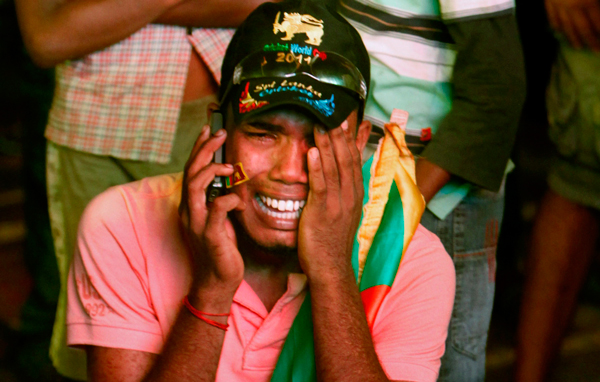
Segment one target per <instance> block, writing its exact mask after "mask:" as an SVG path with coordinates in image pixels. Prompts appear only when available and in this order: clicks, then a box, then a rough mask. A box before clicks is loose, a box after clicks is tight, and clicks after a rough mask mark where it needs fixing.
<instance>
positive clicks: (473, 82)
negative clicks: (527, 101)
mask: <svg viewBox="0 0 600 382" xmlns="http://www.w3.org/2000/svg"><path fill="white" fill-rule="evenodd" d="M448 29H449V31H450V33H451V34H452V37H453V38H454V40H455V41H456V49H457V50H458V55H457V58H456V64H455V66H454V71H453V78H452V83H453V87H454V92H453V103H452V109H451V111H450V112H449V113H448V115H447V116H446V117H445V118H444V119H443V121H442V122H441V123H440V125H439V127H438V129H437V132H436V134H435V135H434V137H433V139H432V140H431V142H430V143H429V144H428V145H427V147H426V148H425V150H424V151H423V153H422V156H423V157H425V158H427V160H428V161H430V162H431V163H434V164H436V165H438V166H440V167H442V168H444V169H445V170H447V171H448V172H450V173H451V174H453V175H456V176H459V177H461V178H462V179H465V180H466V181H468V182H471V183H473V184H476V185H478V186H481V187H484V188H487V189H489V190H493V191H497V190H498V189H499V187H500V184H501V183H502V178H503V176H504V170H505V168H506V164H507V162H508V159H509V156H510V153H511V149H512V146H513V143H514V140H515V136H516V132H517V127H518V122H519V118H520V115H521V108H522V106H523V102H524V97H525V80H524V68H523V56H522V52H521V44H520V41H519V37H518V32H517V28H516V23H515V20H514V16H512V15H507V16H499V17H493V18H487V19H479V20H473V21H462V22H457V23H454V24H449V25H448ZM417 183H418V182H417Z"/></svg>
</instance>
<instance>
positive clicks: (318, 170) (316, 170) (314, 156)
mask: <svg viewBox="0 0 600 382" xmlns="http://www.w3.org/2000/svg"><path fill="white" fill-rule="evenodd" d="M308 177H309V182H310V191H311V192H312V193H315V194H316V195H322V194H325V192H326V191H327V189H326V187H325V179H324V175H323V167H322V165H321V155H320V153H319V149H317V148H316V147H313V148H311V149H310V150H308Z"/></svg>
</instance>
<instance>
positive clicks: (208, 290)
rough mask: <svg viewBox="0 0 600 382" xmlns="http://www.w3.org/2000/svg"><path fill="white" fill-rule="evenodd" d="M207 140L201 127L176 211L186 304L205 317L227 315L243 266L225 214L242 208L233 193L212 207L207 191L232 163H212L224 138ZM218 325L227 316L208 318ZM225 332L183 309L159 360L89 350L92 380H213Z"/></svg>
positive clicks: (228, 172)
mask: <svg viewBox="0 0 600 382" xmlns="http://www.w3.org/2000/svg"><path fill="white" fill-rule="evenodd" d="M221 132H222V134H220V135H215V136H213V137H209V135H210V129H209V128H208V126H205V128H204V129H203V132H202V133H201V134H200V136H199V138H198V141H197V142H196V144H195V146H194V148H193V150H192V155H191V156H190V160H188V163H187V164H186V166H185V171H184V180H183V188H182V189H183V192H182V202H181V205H180V209H179V213H180V215H181V221H182V225H183V227H184V231H185V235H186V237H187V239H188V243H189V247H190V250H191V252H192V256H193V268H192V272H193V281H192V285H191V287H190V290H189V294H188V297H189V301H190V303H191V304H192V306H194V307H195V308H196V309H198V310H200V311H202V312H207V313H216V314H220V313H228V312H229V311H230V309H231V304H232V301H233V295H234V294H235V291H236V290H237V288H238V286H239V284H240V283H241V281H242V278H243V275H244V263H243V260H242V257H241V255H240V253H239V251H238V250H237V244H236V240H235V234H234V231H233V227H232V226H231V223H230V222H229V220H228V219H227V213H228V212H229V211H231V210H233V209H241V208H244V205H243V202H242V201H241V200H240V199H239V197H238V196H237V195H236V194H233V193H232V194H228V195H225V196H221V197H218V198H217V199H215V201H214V202H213V205H212V206H211V208H210V209H208V208H207V205H206V188H207V187H208V185H209V184H210V182H211V181H212V180H213V179H214V177H215V176H216V175H220V176H229V175H231V174H232V173H233V168H232V166H231V165H227V164H215V163H211V159H212V157H213V155H214V152H215V151H216V150H217V148H218V147H220V146H221V145H222V144H223V143H224V142H225V138H226V134H225V130H221ZM210 319H211V320H214V321H217V322H219V323H221V324H225V323H226V322H227V317H221V316H216V317H212V316H211V317H210ZM224 337H225V331H224V330H222V329H220V328H217V327H215V326H213V325H210V324H208V323H207V322H205V321H203V320H201V319H199V318H198V317H196V316H194V315H193V314H192V313H191V312H190V311H189V310H188V309H187V308H185V307H183V308H181V310H180V312H179V315H178V317H177V319H176V321H175V323H174V325H173V327H172V329H171V333H170V334H169V337H168V339H167V342H166V344H165V346H164V348H163V350H162V352H161V354H160V355H159V356H154V355H151V354H149V353H144V352H134V351H129V350H119V349H104V348H98V347H90V348H89V349H88V355H89V356H90V357H91V358H92V362H91V363H90V366H89V368H88V371H89V379H90V381H92V382H93V381H127V382H130V381H131V382H134V381H135V382H137V381H214V379H215V375H216V372H217V366H218V364H219V358H220V355H221V348H222V346H223V339H224Z"/></svg>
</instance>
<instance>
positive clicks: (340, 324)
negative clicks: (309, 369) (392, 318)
mask: <svg viewBox="0 0 600 382" xmlns="http://www.w3.org/2000/svg"><path fill="white" fill-rule="evenodd" d="M315 142H316V145H317V147H316V148H312V149H310V151H309V153H308V169H309V181H310V192H309V196H308V200H307V204H306V207H305V209H304V211H303V212H302V215H301V218H300V228H299V239H298V256H299V260H300V265H301V267H302V269H303V271H304V272H305V273H306V275H307V278H308V283H309V286H310V293H311V306H312V314H313V324H314V338H315V358H316V367H317V375H318V379H319V380H323V381H342V380H343V381H373V382H376V381H388V378H387V376H386V375H385V372H384V371H383V369H382V367H381V364H380V363H379V359H378V358H377V354H376V353H375V348H374V346H373V340H372V339H371V334H370V331H369V327H368V325H367V320H366V317H365V313H364V308H363V305H362V301H361V298H360V295H359V291H358V287H357V285H356V279H355V277H354V272H353V270H352V265H351V253H352V245H353V241H354V233H355V232H356V230H357V228H358V224H359V221H360V212H361V208H362V200H363V192H364V191H363V183H362V173H361V159H360V154H359V152H358V149H357V147H356V144H355V142H354V140H353V138H352V134H351V133H350V131H349V130H345V131H343V129H342V128H337V129H333V130H331V131H330V132H329V133H319V132H316V133H315Z"/></svg>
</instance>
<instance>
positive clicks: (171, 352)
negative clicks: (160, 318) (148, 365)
mask: <svg viewBox="0 0 600 382" xmlns="http://www.w3.org/2000/svg"><path fill="white" fill-rule="evenodd" d="M232 300H233V297H225V298H214V297H208V296H207V297H204V296H202V295H198V296H193V294H190V303H191V304H192V306H194V307H195V308H196V309H198V310H201V311H203V312H208V313H227V312H229V311H230V309H231V303H232ZM208 318H210V319H211V320H213V321H217V322H219V323H221V324H224V323H226V322H227V317H214V316H210V317H208ZM224 338H225V331H224V330H222V329H220V328H217V327H215V326H212V325H210V324H208V323H206V322H205V321H203V320H201V319H199V318H198V317H196V316H194V315H193V314H192V313H191V312H190V311H189V310H188V309H187V308H186V307H185V306H184V307H182V308H181V311H180V312H179V316H178V317H177V320H176V321H175V324H174V326H173V329H172V330H171V333H170V334H169V338H168V340H167V343H166V344H165V348H164V350H163V352H162V354H161V356H160V357H158V358H157V362H156V363H155V364H154V366H153V367H152V369H151V371H150V373H149V375H148V376H147V378H146V379H145V380H144V381H214V380H215V376H216V373H217V366H218V365H219V359H220V357H221V349H222V347H223V340H224Z"/></svg>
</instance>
